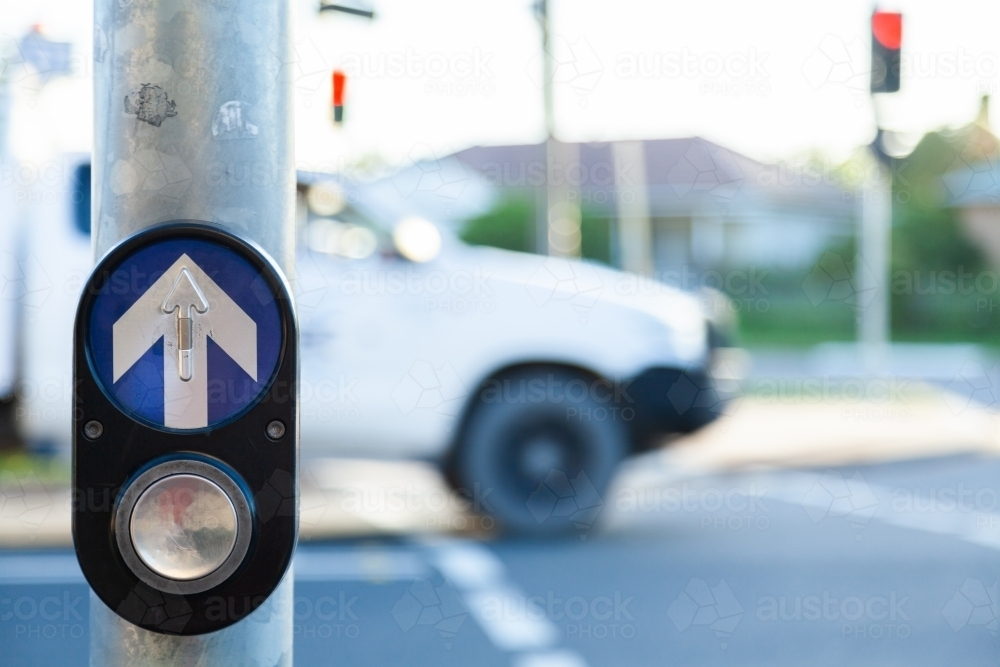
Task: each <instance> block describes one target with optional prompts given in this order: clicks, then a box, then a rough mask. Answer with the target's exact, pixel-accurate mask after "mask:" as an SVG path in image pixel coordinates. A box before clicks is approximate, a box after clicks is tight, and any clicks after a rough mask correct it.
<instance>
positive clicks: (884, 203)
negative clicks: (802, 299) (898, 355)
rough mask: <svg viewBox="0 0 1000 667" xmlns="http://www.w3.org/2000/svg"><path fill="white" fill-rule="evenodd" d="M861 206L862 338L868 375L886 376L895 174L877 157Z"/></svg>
mask: <svg viewBox="0 0 1000 667" xmlns="http://www.w3.org/2000/svg"><path fill="white" fill-rule="evenodd" d="M872 174H873V176H872V178H871V179H866V183H865V189H864V200H863V201H862V206H861V234H860V237H861V239H860V240H861V243H860V248H859V250H860V252H859V256H860V259H861V263H862V266H858V267H855V274H856V276H857V281H858V283H859V284H858V291H859V295H860V296H862V299H863V300H862V301H861V303H859V304H858V307H859V312H858V338H859V339H860V341H861V346H862V359H863V363H864V366H865V372H866V373H867V374H869V375H880V374H882V373H884V372H885V370H886V368H885V366H886V363H887V359H886V357H887V354H888V346H889V307H890V302H889V286H890V275H889V274H890V272H891V266H890V261H891V243H892V237H891V235H892V174H891V172H890V171H889V169H888V168H887V167H886V166H885V165H884V164H883V163H882V161H881V160H879V159H878V156H877V155H876V156H875V159H874V165H873V167H872Z"/></svg>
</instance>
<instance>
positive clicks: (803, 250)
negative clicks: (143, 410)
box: [0, 0, 1000, 666]
mask: <svg viewBox="0 0 1000 667" xmlns="http://www.w3.org/2000/svg"><path fill="white" fill-rule="evenodd" d="M238 2H239V0H218V4H219V5H220V8H221V9H220V11H229V10H231V8H232V6H233V5H235V4H238ZM293 4H294V7H295V10H294V16H295V30H296V33H295V41H294V44H292V45H291V46H290V48H289V50H288V52H287V53H275V54H273V57H274V58H278V59H280V60H281V62H282V63H284V67H285V68H286V71H287V73H288V76H290V78H291V79H292V81H293V86H294V95H295V118H294V131H295V151H296V163H297V170H298V173H297V181H298V182H297V184H296V192H297V219H296V233H297V239H298V259H297V265H298V267H297V274H296V275H295V276H292V277H291V278H292V284H293V287H294V291H295V294H296V299H297V304H298V309H299V317H300V324H301V329H302V331H301V344H302V348H303V359H304V361H303V389H302V391H303V393H302V404H303V413H302V452H303V457H304V464H303V470H302V484H303V494H302V503H301V525H302V530H301V537H302V542H303V545H302V546H301V547H300V555H299V557H298V561H297V563H298V564H297V566H296V567H297V570H296V572H297V581H298V582H300V583H299V588H298V589H297V598H296V609H295V612H294V613H295V614H296V651H297V654H298V659H299V662H300V663H301V664H313V663H315V664H327V662H328V661H329V660H328V656H329V652H330V650H331V649H333V650H334V651H342V652H343V653H342V655H344V656H346V658H345V659H350V660H352V661H354V662H372V663H375V662H378V663H380V664H386V663H392V662H402V661H403V660H405V661H406V662H407V663H408V664H413V663H414V662H420V661H421V660H425V661H426V662H431V661H433V662H435V663H438V664H440V663H447V664H452V663H454V664H466V663H468V662H470V661H471V660H473V659H475V660H476V661H477V662H479V663H483V662H490V663H493V662H495V663H496V664H517V665H532V666H534V665H584V664H592V665H601V664H609V665H610V664H615V665H626V664H629V665H631V664H636V665H638V664H653V663H662V662H663V661H664V660H665V659H666V660H670V659H677V660H681V659H683V660H685V661H686V662H690V663H697V664H719V663H720V662H722V661H723V660H725V661H728V662H731V663H734V664H759V663H762V662H764V661H767V662H769V663H784V662H787V663H792V662H797V663H801V662H805V661H809V662H813V663H819V662H822V663H824V664H826V663H831V664H835V663H836V664H839V663H846V662H848V661H850V662H851V663H853V664H868V663H872V664H875V663H878V664H887V663H893V662H903V661H904V660H905V661H907V662H908V663H909V664H923V663H926V664H940V663H941V662H942V661H943V660H946V659H951V660H954V659H956V658H958V659H964V660H966V661H967V662H969V663H970V664H985V663H986V662H987V661H990V662H991V663H992V662H995V660H996V658H997V649H998V646H997V631H998V630H997V624H998V618H1000V612H998V606H997V605H998V602H997V583H996V582H997V580H998V577H1000V575H998V566H997V558H996V556H997V550H998V549H1000V509H998V493H1000V491H998V481H997V480H998V473H1000V465H998V461H997V459H996V457H997V454H998V453H1000V431H998V429H997V425H998V424H997V418H996V411H997V407H998V400H1000V389H998V383H1000V366H998V363H1000V142H998V139H997V136H996V134H995V133H994V128H995V127H997V126H998V124H1000V115H998V114H1000V109H998V105H997V104H993V103H991V100H992V99H993V97H995V94H996V93H997V89H998V86H1000V44H998V41H997V37H996V35H995V32H996V31H995V29H994V27H993V26H995V25H996V24H997V22H998V20H1000V7H997V6H995V5H993V4H991V3H986V2H977V1H973V0H959V1H957V2H951V3H944V4H943V3H934V2H927V1H923V0H913V1H910V2H906V1H901V2H897V3H893V4H892V5H879V6H878V7H875V6H873V5H872V3H870V2H854V1H848V2H837V3H832V2H830V3H809V4H803V3H798V2H785V1H783V0H762V1H761V2H757V3H745V2H735V1H733V2H730V1H713V2H702V3H665V4H664V3H653V2H648V1H643V0H621V1H620V2H617V3H613V4H609V3H602V2H597V1H596V0H577V1H576V2H572V3H571V2H566V1H565V0H539V2H536V3H532V2H529V1H528V0H501V1H499V2H494V3H489V4H483V3H468V2H458V1H452V0H420V1H419V2H413V1H410V2H402V1H400V0H371V1H370V2H367V3H361V2H360V0H358V1H357V2H353V1H352V2H347V1H346V0H345V1H344V2H338V3H326V4H320V5H318V4H317V3H316V2H315V1H312V0H310V1H306V0H294V3H293ZM2 14H3V15H2V16H0V598H2V600H0V636H2V637H3V644H4V646H5V648H6V647H8V646H9V647H12V649H13V650H12V651H7V650H5V651H3V652H0V664H11V665H13V664H18V665H26V664H54V662H55V660H56V659H57V656H58V659H59V661H60V664H63V663H64V662H65V660H67V659H68V658H66V655H64V653H65V650H66V647H84V646H86V642H87V614H86V605H87V600H86V596H85V594H83V593H81V591H85V587H84V584H83V581H82V578H81V576H80V574H79V570H78V569H74V568H75V567H76V566H75V561H74V560H73V558H72V554H71V553H70V551H69V550H70V547H71V538H70V534H69V528H70V526H69V516H70V515H69V506H70V498H69V490H68V486H69V479H70V477H69V475H70V471H69V467H68V465H69V464H68V461H69V450H70V431H71V428H70V423H71V399H72V391H73V383H72V378H71V377H70V375H71V372H70V368H71V355H72V322H73V317H74V315H75V307H76V303H77V301H78V298H79V290H80V289H81V287H82V284H83V282H84V280H85V279H86V276H87V275H88V274H89V271H90V268H91V267H92V266H93V263H94V257H93V256H92V251H91V243H90V229H91V219H90V210H91V209H90V206H91V195H90V187H91V182H90V173H91V166H90V165H91V160H92V157H91V149H92V146H93V105H94V99H93V76H92V74H93V66H92V63H93V62H94V60H97V61H101V60H102V59H103V58H104V56H105V55H106V53H107V52H108V48H109V46H108V45H109V44H111V43H113V40H116V39H127V38H128V37H127V36H126V35H121V34H107V33H105V32H104V31H103V30H101V29H97V30H95V29H94V28H93V16H92V11H91V6H90V5H89V4H88V3H73V2H67V1H64V0H39V1H38V2H35V3H20V4H15V5H11V6H9V7H5V8H4V11H3V13H2ZM233 26H234V28H233V29H234V31H235V30H239V31H243V32H244V33H245V34H248V33H247V28H246V26H242V25H240V24H239V21H238V19H237V18H235V17H234V19H233ZM144 67H147V68H148V76H149V80H150V82H151V83H156V84H158V85H162V86H163V87H164V88H165V89H166V90H167V91H168V94H170V95H174V96H177V97H183V96H185V95H207V96H217V95H219V94H220V92H219V91H217V90H213V89H212V85H211V83H210V81H211V77H210V76H207V75H206V72H207V71H208V70H209V69H210V68H211V67H212V63H208V62H203V61H201V60H199V58H198V57H197V54H192V57H191V58H190V60H188V61H185V62H175V63H161V62H155V63H147V64H146V65H144ZM126 111H127V109H125V110H123V113H125V112H126ZM220 113H221V111H220ZM217 121H218V118H217ZM165 122H171V121H170V119H169V118H167V119H166V120H165ZM218 122H222V123H223V124H224V131H225V132H231V133H233V135H234V137H236V138H238V139H240V140H252V138H253V136H255V135H256V134H257V132H258V131H260V128H259V127H258V125H257V124H256V123H255V118H254V110H253V108H252V106H249V105H244V106H243V107H242V108H241V107H240V106H239V103H237V106H236V107H235V108H230V109H229V110H228V111H227V115H226V117H225V118H224V119H223V120H222V121H218ZM214 132H215V126H214V125H213V133H214ZM148 153H149V154H143V155H137V156H135V157H134V158H132V159H130V160H128V161H122V160H119V161H118V163H116V164H115V165H114V167H113V169H112V170H111V173H112V174H113V178H116V179H119V182H120V184H121V185H120V187H121V188H122V192H124V193H129V194H131V193H145V194H147V195H148V196H150V197H156V198H158V199H159V200H161V201H162V202H163V205H164V207H165V210H169V207H170V205H171V203H172V202H177V201H180V200H182V199H183V198H184V196H185V190H186V188H187V184H188V183H190V179H191V178H192V176H191V173H190V171H188V170H187V167H186V166H185V165H184V164H183V163H182V162H180V161H179V160H177V159H176V157H175V156H170V155H168V154H165V153H158V152H156V151H150V152H148ZM218 175H219V178H220V179H226V178H230V179H232V178H235V179H255V178H266V177H267V175H266V174H262V173H256V172H253V173H251V172H250V171H248V170H241V169H240V168H239V166H238V165H237V166H236V167H234V166H233V165H219V166H218ZM236 222H237V223H238V220H237V221H236ZM532 381H538V382H542V383H545V387H547V388H548V389H551V387H552V386H556V387H558V388H559V391H563V390H565V396H566V397H567V398H565V399H562V398H560V399H558V400H556V401H555V402H554V403H553V401H552V400H551V392H550V394H549V396H550V399H549V400H548V402H546V403H545V405H546V407H547V408H552V407H553V405H555V408H554V409H555V410H556V412H554V413H552V414H554V415H556V416H555V417H554V418H553V419H552V421H551V422H548V423H545V424H543V426H540V427H539V428H538V429H536V430H535V431H532V430H531V429H527V430H525V431H524V432H520V431H518V432H517V434H515V435H512V436H510V443H507V445H505V444H503V443H500V442H499V440H498V439H497V438H498V436H495V433H493V432H494V431H497V432H499V431H503V429H507V428H508V427H509V428H514V425H518V424H524V423H528V422H530V419H529V416H530V415H529V414H528V413H527V412H524V411H523V410H522V409H521V408H519V407H518V406H519V405H522V403H519V399H516V398H512V397H511V389H510V387H511V386H514V387H515V391H514V393H515V394H516V387H517V386H521V387H522V391H523V386H524V384H523V383H526V382H527V383H530V382H532ZM573 382H581V383H582V384H581V385H580V386H582V387H584V392H583V397H582V398H581V399H579V400H574V399H572V398H571V397H570V393H569V388H570V386H571V385H572V383H573ZM518 383H521V385H518ZM539 386H541V385H539ZM596 388H601V391H597V389H596ZM154 389H155V388H154ZM491 390H492V391H495V392H496V394H495V396H497V397H499V398H497V399H496V400H493V399H491V394H490V391H491ZM505 392H506V393H505ZM608 392H610V393H608ZM152 393H155V392H152ZM605 395H608V396H612V395H613V396H614V398H613V399H610V398H609V399H608V401H605V400H603V399H602V398H601V397H602V396H605ZM560 396H562V394H560ZM588 396H589V398H588ZM151 400H156V399H155V397H154V398H152V399H151ZM159 400H162V399H159ZM526 400H527V403H529V404H531V403H532V399H526ZM522 407H523V405H522ZM601 410H603V412H600V411H601ZM630 410H631V413H629V411H630ZM526 428H527V427H526ZM491 429H492V430H491ZM503 432H506V431H503ZM581 443H584V444H581ZM586 443H593V444H586ZM508 445H509V448H510V451H511V452H514V453H513V454H510V456H509V457H508V458H510V461H508V458H504V457H505V456H507V454H506V453H504V452H506V450H504V452H500V449H499V448H501V447H502V446H508ZM480 452H489V453H490V456H493V457H494V458H489V456H486V455H485V454H484V455H483V456H479V453H480ZM498 452H500V453H498ZM581 452H582V453H581ZM501 454H502V455H501ZM484 457H485V458H484ZM501 459H502V460H503V461H505V462H507V463H504V464H502V465H501V463H498V461H500V460H501ZM508 464H509V465H508ZM505 466H506V467H505ZM508 468H509V469H508ZM45 559H49V560H45ZM8 593H9V595H8ZM81 596H82V597H81ZM48 597H53V599H57V600H59V601H60V605H61V606H60V607H59V609H60V611H59V614H61V615H59V616H58V618H56V619H55V620H53V619H50V618H48V617H47V616H42V612H41V611H39V609H41V607H40V606H39V605H40V604H41V602H42V601H43V600H45V599H47V598H48ZM73 599H77V600H82V602H80V603H79V604H80V606H79V609H78V608H77V607H76V606H74V605H75V604H76V603H72V600H73ZM300 600H301V601H302V604H301V605H300ZM321 600H322V601H325V604H326V606H327V608H328V609H334V610H335V611H330V612H329V613H328V614H327V613H324V612H322V611H320V608H321V606H320V604H319V603H320V601H321ZM350 600H356V606H352V604H355V603H350V602H349V601H350ZM570 600H573V601H574V602H572V603H571V602H570ZM331 601H336V604H333V605H332V606H331ZM577 607H578V608H579V609H577ZM50 608H53V607H52V605H50ZM46 633H49V634H46ZM46 639H49V640H52V641H44V640H46ZM81 650H83V649H82V648H81ZM85 654H86V652H85V651H83V653H81V655H85ZM415 656H416V657H415ZM81 664H82V662H81Z"/></svg>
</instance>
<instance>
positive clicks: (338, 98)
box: [333, 69, 347, 124]
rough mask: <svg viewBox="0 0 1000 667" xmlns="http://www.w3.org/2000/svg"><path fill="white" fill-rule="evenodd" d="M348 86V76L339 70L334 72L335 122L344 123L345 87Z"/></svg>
mask: <svg viewBox="0 0 1000 667" xmlns="http://www.w3.org/2000/svg"><path fill="white" fill-rule="evenodd" d="M346 85H347V75H346V74H344V73H343V72H341V71H340V70H339V69H335V70H333V122H334V123H338V124H339V123H343V122H344V87H345V86H346Z"/></svg>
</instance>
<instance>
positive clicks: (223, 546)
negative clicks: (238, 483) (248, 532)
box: [129, 474, 239, 581]
mask: <svg viewBox="0 0 1000 667" xmlns="http://www.w3.org/2000/svg"><path fill="white" fill-rule="evenodd" d="M238 524H239V522H238V519H237V513H236V508H235V507H234V505H233V501H232V499H231V498H230V497H229V496H228V495H227V494H226V492H225V491H223V490H222V489H221V488H220V487H219V485H217V484H216V483H215V482H212V481H211V480H208V479H206V478H204V477H202V476H200V475H194V474H176V475H170V476H169V477H164V478H162V479H159V480H157V481H156V482H154V483H153V484H151V485H150V486H149V487H148V488H146V490H145V491H143V492H142V494H141V495H140V496H139V498H138V499H137V500H136V501H135V506H134V508H133V509H132V516H131V519H130V520H129V533H130V536H131V538H132V545H133V546H134V548H135V553H136V555H138V556H139V558H140V560H142V562H143V564H145V565H146V567H148V568H149V569H150V570H152V571H153V572H154V573H156V574H157V575H159V576H161V577H165V578H166V579H171V580H174V581H191V580H193V579H200V578H202V577H205V576H207V575H209V574H211V573H212V572H215V571H216V570H218V569H219V568H220V567H221V566H222V564H223V563H225V562H226V560H227V559H228V558H229V555H230V554H231V553H232V552H233V548H234V547H235V546H236V539H237V534H238V532H239V525H238Z"/></svg>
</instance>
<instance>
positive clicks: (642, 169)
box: [611, 141, 654, 276]
mask: <svg viewBox="0 0 1000 667" xmlns="http://www.w3.org/2000/svg"><path fill="white" fill-rule="evenodd" d="M611 152H612V155H613V156H614V162H615V165H614V171H615V189H616V190H617V192H615V201H616V203H617V206H618V238H619V242H620V246H621V262H622V268H623V269H625V270H626V271H631V272H632V273H637V274H639V275H643V276H652V275H653V270H654V266H653V264H654V262H653V230H652V226H651V224H650V220H649V191H648V186H647V182H646V151H645V148H644V146H643V143H642V142H641V141H615V142H613V143H612V144H611ZM629 173H631V174H633V178H632V179H629V178H628V174H629Z"/></svg>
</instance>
